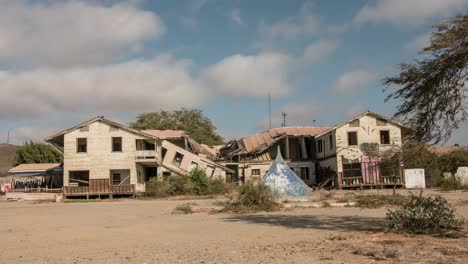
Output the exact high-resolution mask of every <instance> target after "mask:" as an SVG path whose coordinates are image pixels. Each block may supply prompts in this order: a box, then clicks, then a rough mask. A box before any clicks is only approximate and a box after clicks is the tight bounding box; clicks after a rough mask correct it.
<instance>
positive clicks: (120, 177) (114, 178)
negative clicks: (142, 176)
mask: <svg viewBox="0 0 468 264" xmlns="http://www.w3.org/2000/svg"><path fill="white" fill-rule="evenodd" d="M110 176H111V178H110V182H111V184H112V185H128V184H130V170H111V171H110Z"/></svg>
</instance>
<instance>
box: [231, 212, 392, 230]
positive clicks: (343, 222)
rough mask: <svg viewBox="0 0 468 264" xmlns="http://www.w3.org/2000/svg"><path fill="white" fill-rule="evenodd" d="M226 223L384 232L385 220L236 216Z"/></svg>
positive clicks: (336, 217) (338, 217) (293, 216)
mask: <svg viewBox="0 0 468 264" xmlns="http://www.w3.org/2000/svg"><path fill="white" fill-rule="evenodd" d="M223 220H224V221H226V222H248V223H253V224H267V225H273V226H284V227H288V228H310V229H320V230H334V231H374V232H377V231H383V229H384V220H383V219H380V218H372V217H362V216H327V215H323V216H309V215H302V216H301V215H299V216H297V215H236V216H230V217H226V218H224V219H223Z"/></svg>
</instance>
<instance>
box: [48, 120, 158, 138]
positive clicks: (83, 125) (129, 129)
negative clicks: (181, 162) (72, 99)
mask: <svg viewBox="0 0 468 264" xmlns="http://www.w3.org/2000/svg"><path fill="white" fill-rule="evenodd" d="M94 122H104V123H106V124H108V125H111V126H115V127H118V128H120V129H122V130H125V131H128V132H130V133H134V134H137V135H139V136H142V137H147V138H152V139H156V140H159V138H158V137H156V136H153V135H150V134H146V133H143V132H141V131H139V130H136V129H133V128H130V127H128V126H125V125H122V124H119V123H117V122H114V121H111V120H109V119H106V118H104V116H97V117H94V118H92V119H90V120H88V121H85V122H83V123H80V124H78V125H76V126H74V127H71V128H68V129H65V130H63V131H61V132H58V133H56V134H54V135H52V136H50V137H47V138H45V139H44V140H45V141H46V142H50V141H51V140H53V139H55V138H58V137H60V136H63V135H65V134H67V133H69V132H72V131H74V130H76V129H79V128H81V127H85V126H88V125H90V124H92V123H94Z"/></svg>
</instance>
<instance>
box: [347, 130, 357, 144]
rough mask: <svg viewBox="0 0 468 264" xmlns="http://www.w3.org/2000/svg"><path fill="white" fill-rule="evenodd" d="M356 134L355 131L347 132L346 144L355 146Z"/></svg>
mask: <svg viewBox="0 0 468 264" xmlns="http://www.w3.org/2000/svg"><path fill="white" fill-rule="evenodd" d="M357 145H358V136H357V132H348V146H357Z"/></svg>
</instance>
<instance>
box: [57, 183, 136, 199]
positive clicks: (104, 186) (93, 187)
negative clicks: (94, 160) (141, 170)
mask: <svg viewBox="0 0 468 264" xmlns="http://www.w3.org/2000/svg"><path fill="white" fill-rule="evenodd" d="M133 193H135V184H128V185H110V184H109V179H90V180H89V186H64V187H63V194H64V195H65V196H66V195H78V194H84V195H88V194H133Z"/></svg>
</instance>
